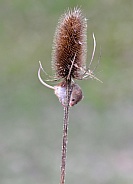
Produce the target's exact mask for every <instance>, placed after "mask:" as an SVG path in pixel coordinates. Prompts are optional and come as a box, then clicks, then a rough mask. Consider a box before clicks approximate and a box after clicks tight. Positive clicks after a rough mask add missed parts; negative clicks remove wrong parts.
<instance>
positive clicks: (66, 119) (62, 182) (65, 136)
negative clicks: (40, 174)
mask: <svg viewBox="0 0 133 184" xmlns="http://www.w3.org/2000/svg"><path fill="white" fill-rule="evenodd" d="M66 82H67V86H66V103H67V105H66V106H65V107H64V120H63V140H62V160H61V176H60V184H65V174H66V157H67V142H68V122H69V101H70V95H71V79H70V80H66Z"/></svg>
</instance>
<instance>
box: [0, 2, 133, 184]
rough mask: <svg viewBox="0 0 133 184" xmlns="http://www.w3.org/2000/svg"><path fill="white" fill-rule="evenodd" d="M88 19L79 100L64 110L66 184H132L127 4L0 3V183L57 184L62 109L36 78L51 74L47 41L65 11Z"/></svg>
mask: <svg viewBox="0 0 133 184" xmlns="http://www.w3.org/2000/svg"><path fill="white" fill-rule="evenodd" d="M74 6H78V7H81V9H82V11H83V14H84V16H86V17H87V19H88V30H87V37H88V42H87V43H88V53H87V64H89V61H90V58H91V53H92V48H93V40H92V33H93V32H94V33H95V37H96V40H97V48H96V54H95V58H94V62H93V64H92V69H93V67H94V66H96V64H97V61H98V57H99V54H100V47H101V48H102V57H101V60H100V65H99V66H98V68H97V70H96V75H97V77H98V78H100V79H101V80H102V81H103V84H101V83H100V82H98V81H95V80H85V81H79V82H78V83H79V84H80V86H81V87H82V89H83V92H84V99H83V100H82V102H80V103H79V104H78V105H77V106H75V107H73V108H71V110H70V121H69V141H68V152H67V156H68V158H67V175H66V183H76V184H81V183H91V184H125V183H126V184H132V183H133V80H132V78H133V62H132V58H133V1H132V0H126V1H125V0H117V1H115V0H99V1H96V0H77V1H76V0H64V1H63V0H53V1H52V0H1V1H0V183H1V184H55V183H59V178H60V163H61V144H62V124H63V108H62V106H61V105H60V104H59V102H58V99H57V98H56V96H55V95H54V94H53V91H52V90H50V89H47V88H45V87H44V86H43V85H42V84H41V83H40V82H39V81H38V78H37V70H38V67H39V64H38V61H39V60H40V61H41V62H42V64H43V66H44V68H45V70H46V71H47V72H48V73H49V74H51V73H52V70H51V51H52V43H53V36H54V32H55V28H56V25H57V22H58V19H59V17H60V16H61V15H62V14H63V13H64V10H66V9H67V8H68V7H71V8H73V7H74Z"/></svg>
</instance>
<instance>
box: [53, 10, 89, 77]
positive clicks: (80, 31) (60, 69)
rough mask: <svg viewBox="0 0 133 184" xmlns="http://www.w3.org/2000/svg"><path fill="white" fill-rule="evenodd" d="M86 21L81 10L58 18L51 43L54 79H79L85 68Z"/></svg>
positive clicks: (72, 11) (68, 12)
mask: <svg viewBox="0 0 133 184" xmlns="http://www.w3.org/2000/svg"><path fill="white" fill-rule="evenodd" d="M86 30H87V20H86V18H85V17H83V15H82V13H81V10H80V9H78V8H74V10H68V11H67V12H66V13H64V15H63V16H62V17H61V18H60V20H59V23H58V26H57V29H56V32H55V36H54V43H53V53H52V68H53V70H54V72H55V78H56V79H61V78H67V77H68V76H69V77H72V78H75V79H80V78H81V76H82V75H83V72H84V71H85V66H86V63H85V61H86V51H87V44H86V39H87V36H86Z"/></svg>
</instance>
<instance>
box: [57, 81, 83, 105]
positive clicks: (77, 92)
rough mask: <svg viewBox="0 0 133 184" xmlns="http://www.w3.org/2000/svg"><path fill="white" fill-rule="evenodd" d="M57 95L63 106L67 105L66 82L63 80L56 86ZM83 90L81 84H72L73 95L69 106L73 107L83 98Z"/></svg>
mask: <svg viewBox="0 0 133 184" xmlns="http://www.w3.org/2000/svg"><path fill="white" fill-rule="evenodd" d="M54 92H55V95H56V96H57V97H58V99H59V101H60V102H61V104H62V105H63V106H66V82H65V81H63V82H61V83H59V84H58V85H56V86H54ZM82 98H83V95H82V90H81V88H80V86H79V85H78V84H76V83H73V84H72V85H71V96H70V102H69V106H70V107H72V106H74V105H75V104H77V103H78V102H79V101H80V100H82Z"/></svg>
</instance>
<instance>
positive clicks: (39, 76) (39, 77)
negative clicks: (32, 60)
mask: <svg viewBox="0 0 133 184" xmlns="http://www.w3.org/2000/svg"><path fill="white" fill-rule="evenodd" d="M39 66H40V67H39V69H38V79H39V81H40V82H41V83H42V84H43V85H44V86H46V87H47V88H50V89H55V88H54V87H53V86H50V85H49V84H47V83H46V82H44V81H43V80H42V78H41V75H40V73H41V70H42V71H43V72H44V69H43V67H42V64H41V61H39Z"/></svg>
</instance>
